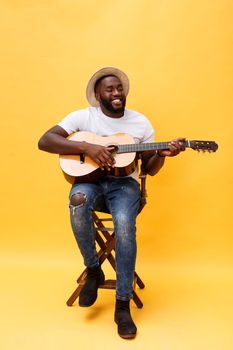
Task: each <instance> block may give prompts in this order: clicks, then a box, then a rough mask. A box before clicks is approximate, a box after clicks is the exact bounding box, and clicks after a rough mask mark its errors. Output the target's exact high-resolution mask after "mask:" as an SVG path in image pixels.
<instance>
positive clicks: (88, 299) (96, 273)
mask: <svg viewBox="0 0 233 350" xmlns="http://www.w3.org/2000/svg"><path fill="white" fill-rule="evenodd" d="M103 283H104V273H103V271H102V269H101V267H100V266H97V267H94V268H89V267H88V268H87V279H86V283H85V285H84V286H83V288H82V290H81V292H80V294H79V306H83V307H85V306H91V305H93V304H94V302H95V301H96V299H97V291H98V287H99V286H100V285H101V284H103Z"/></svg>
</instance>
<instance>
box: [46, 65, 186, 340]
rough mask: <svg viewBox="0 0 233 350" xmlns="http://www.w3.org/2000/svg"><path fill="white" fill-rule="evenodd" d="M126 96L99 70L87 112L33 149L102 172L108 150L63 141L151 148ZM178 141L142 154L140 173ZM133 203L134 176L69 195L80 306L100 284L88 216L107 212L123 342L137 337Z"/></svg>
mask: <svg viewBox="0 0 233 350" xmlns="http://www.w3.org/2000/svg"><path fill="white" fill-rule="evenodd" d="M128 91H129V80H128V77H127V75H126V74H125V73H124V72H122V71H121V70H119V69H117V68H113V67H105V68H102V69H100V70H99V71H97V72H96V73H95V74H94V75H93V76H92V77H91V79H90V81H89V83H88V85H87V90H86V94H87V99H88V101H89V103H90V105H91V107H88V108H86V109H83V110H78V111H75V112H72V113H70V114H69V115H68V116H66V117H65V118H64V119H63V120H62V121H61V122H60V123H59V124H58V125H56V126H54V127H52V128H51V129H50V130H48V131H47V132H46V133H45V134H44V135H43V136H42V137H41V139H40V141H39V149H41V150H44V151H47V152H51V153H57V154H61V155H66V154H69V155H74V154H75V155H76V154H84V155H87V156H89V157H90V158H91V159H92V160H94V162H96V163H97V164H98V166H99V167H100V168H101V169H103V170H104V169H105V170H108V169H110V168H111V167H114V164H115V160H114V156H113V154H112V150H113V149H112V147H105V146H101V145H97V144H91V143H88V142H81V141H80V142H78V141H71V140H68V139H67V136H68V135H70V134H72V133H74V132H77V131H90V132H95V133H96V134H98V135H100V136H110V135H113V134H115V133H119V132H124V133H127V134H130V135H131V136H132V137H133V138H134V140H135V142H136V143H146V142H153V139H154V131H153V128H152V126H151V124H150V122H149V121H148V120H147V118H146V117H145V116H143V115H142V114H140V113H138V112H135V111H132V110H129V109H126V108H125V104H126V96H127V94H128ZM183 141H184V139H181V138H180V139H176V140H174V141H171V142H170V144H169V149H166V150H159V151H157V152H156V151H144V152H142V164H143V169H144V170H145V171H146V172H147V173H148V174H149V175H155V174H156V173H157V172H158V171H159V170H160V169H161V168H162V166H163V164H164V160H165V157H172V156H175V155H177V154H179V153H180V152H181V151H184V149H185V148H184V145H183ZM103 173H104V172H103ZM139 203H140V189H139V184H138V181H137V173H136V172H134V173H133V174H131V175H130V176H124V177H115V176H112V175H104V176H103V177H102V178H101V179H99V180H98V181H96V182H91V183H78V182H77V181H75V183H74V185H73V186H72V188H71V192H70V218H71V226H72V229H73V232H74V235H75V238H76V241H77V243H78V246H79V249H80V251H81V254H82V256H83V259H84V264H85V265H86V266H87V271H88V272H87V281H86V284H85V286H84V287H83V289H82V291H81V293H80V296H79V305H80V306H83V307H86V306H91V305H92V304H93V303H94V302H95V301H96V298H97V290H98V287H99V285H100V284H102V283H103V282H104V273H103V271H102V269H101V266H100V264H99V260H98V255H97V253H96V249H95V231H94V228H93V223H92V211H93V210H98V211H101V209H103V208H104V207H107V208H108V210H109V211H110V212H111V214H112V216H113V222H114V229H115V237H116V247H115V250H116V274H117V285H116V306H115V322H116V323H117V325H118V333H119V335H120V336H121V337H123V338H134V337H135V335H136V332H137V328H136V326H135V324H134V322H133V320H132V317H131V314H130V307H129V302H130V299H131V297H132V284H133V278H134V269H135V259H136V228H135V223H136V216H137V213H138V210H139Z"/></svg>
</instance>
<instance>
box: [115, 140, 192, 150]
mask: <svg viewBox="0 0 233 350" xmlns="http://www.w3.org/2000/svg"><path fill="white" fill-rule="evenodd" d="M168 145H169V142H152V143H137V144H135V143H134V144H128V145H118V150H117V153H131V152H142V151H156V150H159V149H169V146H168ZM184 146H185V147H190V142H189V141H184Z"/></svg>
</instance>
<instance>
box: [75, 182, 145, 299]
mask: <svg viewBox="0 0 233 350" xmlns="http://www.w3.org/2000/svg"><path fill="white" fill-rule="evenodd" d="M75 194H82V195H83V197H84V201H83V203H81V204H79V205H77V206H73V205H71V204H70V218H71V226H72V230H73V232H74V236H75V239H76V241H77V243H78V246H79V249H80V251H81V254H82V256H83V258H84V264H85V265H86V266H87V267H95V266H98V265H99V259H98V255H97V252H96V247H95V230H94V225H93V219H92V212H93V211H106V209H107V210H108V211H109V212H110V213H111V214H112V218H113V224H114V230H115V242H116V243H115V252H116V276H117V284H116V297H117V299H120V300H129V299H130V298H132V285H133V279H134V270H135V261H136V249H137V248H136V216H137V213H138V209H139V205H140V186H139V184H138V182H137V181H136V180H134V179H133V178H131V177H118V178H117V177H113V176H107V177H105V178H103V179H101V180H100V181H98V182H97V183H79V184H74V185H73V186H72V188H71V191H70V199H71V197H72V196H73V195H75Z"/></svg>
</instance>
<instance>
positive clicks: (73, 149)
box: [38, 133, 85, 154]
mask: <svg viewBox="0 0 233 350" xmlns="http://www.w3.org/2000/svg"><path fill="white" fill-rule="evenodd" d="M38 147H39V149H40V150H42V151H46V152H50V153H57V154H79V153H83V152H85V142H77V141H70V140H67V139H66V138H65V137H63V136H61V135H58V134H55V133H47V134H45V135H44V136H42V137H41V139H40V140H39V142H38Z"/></svg>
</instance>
